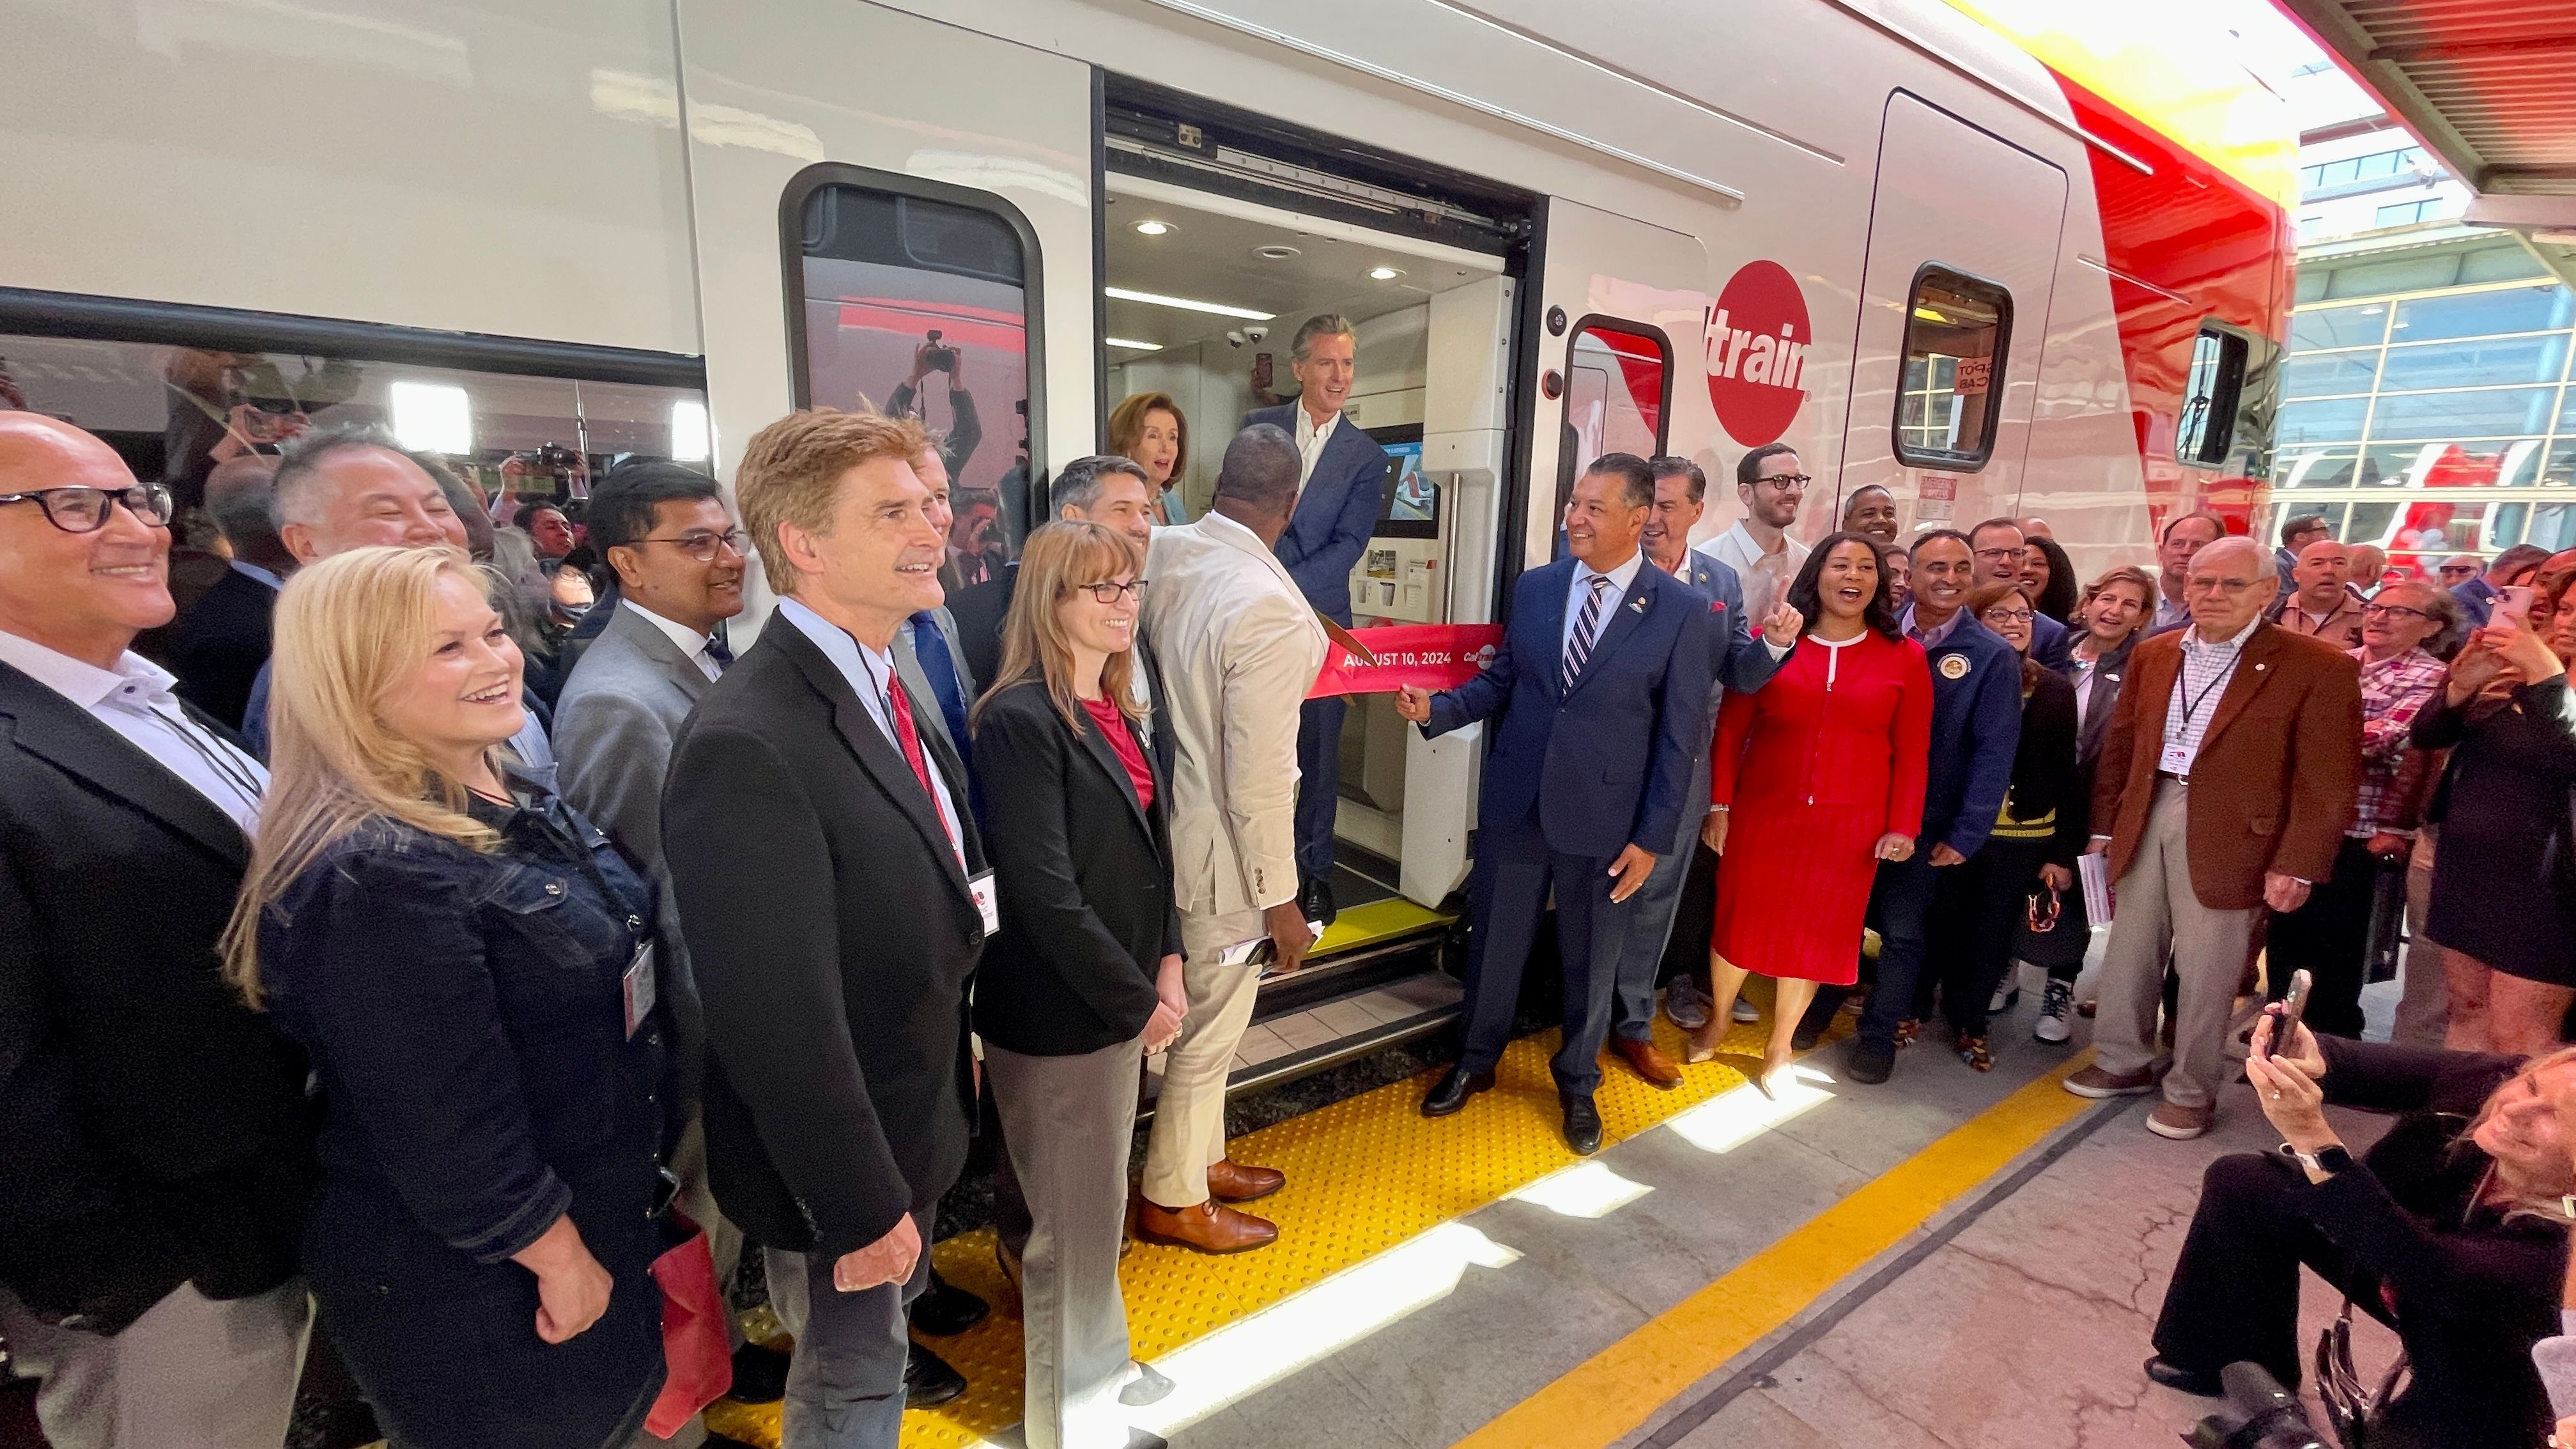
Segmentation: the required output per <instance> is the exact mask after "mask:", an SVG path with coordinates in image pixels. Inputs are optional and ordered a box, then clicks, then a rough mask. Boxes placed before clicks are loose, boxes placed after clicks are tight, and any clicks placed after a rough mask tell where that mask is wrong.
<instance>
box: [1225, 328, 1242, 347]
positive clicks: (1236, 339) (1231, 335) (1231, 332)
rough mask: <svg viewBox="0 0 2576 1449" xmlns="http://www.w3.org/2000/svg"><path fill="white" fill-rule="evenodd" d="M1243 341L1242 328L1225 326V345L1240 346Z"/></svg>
mask: <svg viewBox="0 0 2576 1449" xmlns="http://www.w3.org/2000/svg"><path fill="white" fill-rule="evenodd" d="M1243 342H1244V337H1243V329H1242V328H1240V327H1229V328H1227V329H1226V331H1225V345H1226V346H1228V347H1241V346H1242V345H1243Z"/></svg>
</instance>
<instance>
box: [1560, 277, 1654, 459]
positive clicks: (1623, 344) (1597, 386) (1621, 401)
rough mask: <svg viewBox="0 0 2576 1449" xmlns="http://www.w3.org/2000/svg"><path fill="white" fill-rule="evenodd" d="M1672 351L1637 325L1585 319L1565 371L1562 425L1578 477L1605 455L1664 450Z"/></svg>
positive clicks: (1650, 331)
mask: <svg viewBox="0 0 2576 1449" xmlns="http://www.w3.org/2000/svg"><path fill="white" fill-rule="evenodd" d="M1672 398H1673V345H1672V343H1671V342H1670V341H1668V340H1666V338H1665V337H1664V334H1663V332H1662V331H1661V329H1658V328H1654V327H1649V326H1647V325H1645V324H1644V323H1641V322H1621V321H1616V320H1611V319H1604V318H1596V317H1586V318H1584V319H1583V321H1582V322H1581V323H1580V324H1579V325H1577V326H1576V327H1575V329H1574V346H1573V349H1572V351H1571V352H1570V354H1569V355H1568V356H1567V358H1566V366H1565V425H1566V429H1567V432H1568V435H1569V439H1568V441H1569V443H1570V445H1571V452H1570V453H1569V454H1568V457H1569V458H1570V459H1571V460H1572V461H1571V465H1570V471H1569V472H1568V473H1567V474H1566V476H1567V477H1568V478H1569V479H1571V478H1573V477H1576V476H1579V475H1580V474H1581V473H1582V472H1583V470H1584V469H1586V468H1588V467H1590V466H1592V460H1593V459H1595V458H1598V457H1600V456H1601V455H1602V454H1604V453H1634V454H1636V455H1637V456H1638V457H1640V458H1652V457H1654V456H1655V455H1657V454H1659V453H1661V452H1663V451H1664V432H1665V428H1666V426H1667V421H1666V420H1667V419H1668V418H1669V417H1670V415H1671V413H1672Z"/></svg>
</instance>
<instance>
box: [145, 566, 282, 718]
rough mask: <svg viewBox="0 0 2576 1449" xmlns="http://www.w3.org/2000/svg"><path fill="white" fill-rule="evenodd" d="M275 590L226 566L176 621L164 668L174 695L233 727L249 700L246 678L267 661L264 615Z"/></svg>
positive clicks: (272, 603) (270, 609)
mask: <svg viewBox="0 0 2576 1449" xmlns="http://www.w3.org/2000/svg"><path fill="white" fill-rule="evenodd" d="M276 609H277V590H275V589H272V588H270V587H269V586H268V585H266V584H264V583H261V582H260V581H259V580H257V579H255V578H252V577H251V576H250V575H248V574H246V573H243V572H242V571H241V570H239V569H226V570H224V576H223V577H222V578H221V579H219V580H217V581H216V583H215V586H214V587H213V588H211V589H208V590H206V592H205V593H204V594H203V595H201V596H199V598H198V599H197V602H196V605H195V606H194V607H193V608H191V609H189V610H188V613H187V616H186V617H184V618H182V619H181V620H180V621H179V645H178V648H177V649H176V650H175V651H173V652H172V654H171V657H170V672H171V673H173V674H176V675H178V676H179V690H178V693H179V697H180V698H181V699H184V700H186V701H187V702H188V703H190V704H193V705H195V706H196V707H197V708H199V709H201V710H204V711H205V712H206V713H208V714H210V715H213V716H214V717H215V718H216V719H219V720H222V721H223V722H224V727H225V728H227V729H231V730H239V729H240V728H241V727H242V711H243V710H244V709H245V708H247V707H248V706H249V704H250V686H251V681H253V680H255V679H257V678H259V668H260V666H261V665H263V664H266V663H267V662H268V618H269V615H270V614H272V613H274V612H276Z"/></svg>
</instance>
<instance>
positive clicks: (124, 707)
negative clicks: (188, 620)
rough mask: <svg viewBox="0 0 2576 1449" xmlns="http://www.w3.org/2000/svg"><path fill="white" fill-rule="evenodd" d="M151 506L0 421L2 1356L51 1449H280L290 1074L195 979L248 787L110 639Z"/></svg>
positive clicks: (301, 1116) (234, 888) (286, 1348)
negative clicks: (32, 1385) (30, 1384)
mask: <svg viewBox="0 0 2576 1449" xmlns="http://www.w3.org/2000/svg"><path fill="white" fill-rule="evenodd" d="M170 507H171V504H170V494H169V491H168V489H167V488H165V487H164V486H163V485H161V484H159V483H152V484H148V485H147V484H138V483H136V482H135V480H134V475H133V474H132V473H129V472H128V471H126V467H125V464H124V463H123V462H122V461H121V460H120V459H119V458H118V457H117V455H116V452H115V450H113V449H111V448H109V447H108V446H107V445H106V444H105V443H103V442H100V441H99V440H98V439H97V438H94V437H92V436H90V435H89V434H87V433H84V432H82V431H81V430H79V429H78V428H75V427H72V426H70V425H69V424H67V423H60V422H56V421H54V420H53V419H51V418H46V417H41V416H38V415H36V414H34V413H25V412H0V840H6V841H7V842H8V846H7V854H8V861H9V867H8V869H7V870H5V871H0V1123H6V1124H7V1126H6V1127H5V1128H0V1140H5V1142H6V1144H7V1146H6V1147H5V1148H4V1149H0V1159H5V1161H6V1163H7V1167H6V1170H5V1171H0V1338H6V1339H7V1340H8V1343H9V1353H10V1357H11V1359H12V1367H13V1368H14V1369H15V1370H16V1371H17V1372H18V1373H19V1374H21V1375H28V1376H32V1377H34V1378H35V1379H37V1380H38V1381H39V1383H38V1387H37V1390H36V1417H37V1420H38V1422H39V1423H40V1425H41V1426H42V1428H43V1430H44V1434H45V1437H46V1438H47V1440H49V1441H50V1442H52V1443H54V1444H59V1445H65V1446H69V1445H75V1444H77V1445H83V1446H94V1449H143V1446H159V1445H187V1446H189V1449H277V1446H278V1445H279V1444H280V1443H281V1442H283V1441H284V1439H285V1437H286V1430H287V1425H288V1421H289V1419H290V1417H291V1416H292V1414H293V1411H294V1404H295V1382H296V1375H297V1373H298V1371H299V1369H300V1367H301V1365H302V1362H303V1354H304V1336H305V1330H306V1327H307V1325H308V1323H309V1321H310V1310H309V1308H308V1306H307V1300H306V1298H305V1294H304V1286H303V1284H302V1282H301V1281H300V1280H298V1279H297V1278H296V1277H295V1270H296V1240H297V1237H298V1235H299V1233H300V1230H301V1224H302V1219H303V1212H304V1198H305V1189H306V1184H307V1181H308V1179H309V1172H310V1136H309V1133H308V1131H307V1128H306V1125H305V1109H304V1072H303V1068H302V1066H301V1065H300V1064H299V1062H298V1061H297V1059H296V1057H295V1054H294V1053H293V1052H292V1051H290V1050H288V1049H287V1048H286V1047H285V1046H284V1045H283V1044H282V1043H281V1042H280V1040H279V1038H278V1037H277V1036H276V1035H275V1034H274V1033H272V1032H271V1031H270V1030H269V1029H268V1025H267V1023H266V1022H265V1021H263V1020H262V1019H261V1018H260V1017H259V1015H258V1014H257V1013H255V1012H253V1011H251V1010H250V1009H249V1008H248V1007H246V1006H244V1005H243V1004H242V1001H241V998H240V997H239V996H238V995H236V994H235V993H234V992H233V990H232V988H231V987H230V986H228V985H226V984H225V983H224V981H223V980H222V979H221V977H220V975H219V974H218V973H219V969H220V968H219V966H218V961H219V959H220V957H219V953H218V949H217V945H216V943H217V940H218V938H219V937H220V936H221V935H222V932H223V929H224V923H225V921H226V920H227V919H229V918H230V916H231V914H232V908H233V898H234V896H235V895H236V894H238V893H239V891H240V888H241V877H242V870H243V867H244V866H245V865H246V864H247V863H248V861H249V859H250V839H249V832H250V831H251V830H252V829H253V827H254V826H255V824H256V822H257V819H258V809H259V795H260V791H261V789H262V788H263V787H264V786H265V785H266V783H267V776H266V775H265V774H264V773H263V772H262V771H261V769H260V767H259V762H258V761H256V760H254V759H252V758H251V757H250V756H249V755H248V754H247V753H245V752H243V751H242V750H241V749H240V748H238V747H237V746H236V745H235V744H234V743H233V741H232V739H231V737H230V735H229V733H228V732H227V731H225V730H224V729H223V728H222V727H221V726H219V725H216V724H214V723H213V722H212V721H210V720H208V719H207V718H206V716H204V715H202V714H200V713H197V712H196V711H194V710H192V709H190V708H189V707H188V706H187V705H185V704H184V703H182V702H181V701H180V700H179V699H178V698H177V697H176V696H175V695H174V694H173V693H172V692H171V685H172V684H173V682H174V681H173V680H172V678H171V676H170V675H169V674H167V673H165V672H163V671H162V670H161V669H160V668H159V667H158V666H156V665H154V664H152V663H151V662H150V661H148V660H146V659H145V658H144V657H143V656H142V655H140V654H137V653H135V652H134V651H133V649H132V644H133V640H134V636H135V635H136V633H137V632H139V631H141V630H143V629H146V628H150V627H152V626H154V625H157V624H162V623H165V622H167V621H168V620H169V619H170V617H171V615H172V613H173V612H174V605H173V604H172V603H171V599H170V586H169V557H170V526H169V520H170Z"/></svg>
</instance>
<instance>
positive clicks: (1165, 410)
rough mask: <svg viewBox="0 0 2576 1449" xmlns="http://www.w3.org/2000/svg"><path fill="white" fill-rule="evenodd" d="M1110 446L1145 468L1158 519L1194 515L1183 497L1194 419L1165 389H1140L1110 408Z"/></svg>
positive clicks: (1167, 522) (1178, 520)
mask: <svg viewBox="0 0 2576 1449" xmlns="http://www.w3.org/2000/svg"><path fill="white" fill-rule="evenodd" d="M1109 451H1111V452H1113V453H1116V454H1118V455H1119V456H1120V457H1123V458H1132V459H1134V460H1135V462H1136V464H1137V466H1139V467H1141V468H1143V469H1144V470H1145V486H1146V488H1147V490H1148V491H1150V492H1151V493H1152V494H1153V498H1154V522H1155V524H1156V525H1157V526H1159V527H1165V528H1169V527H1172V526H1174V525H1177V524H1183V523H1187V522H1189V521H1190V510H1189V506H1188V505H1187V504H1186V503H1184V502H1183V501H1182V499H1181V474H1182V473H1183V472H1184V471H1185V470H1187V469H1188V467H1189V466H1190V420H1189V419H1188V418H1187V417H1185V416H1183V415H1182V413H1181V405H1180V404H1179V403H1177V402H1174V401H1172V395H1171V394H1170V393H1167V392H1140V393H1135V394H1133V395H1131V396H1129V397H1128V398H1127V399H1126V400H1125V401H1123V402H1121V403H1119V404H1118V406H1117V407H1116V408H1114V409H1112V410H1111V411H1110V414H1109Z"/></svg>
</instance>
